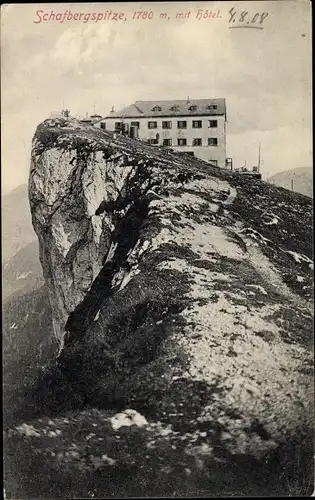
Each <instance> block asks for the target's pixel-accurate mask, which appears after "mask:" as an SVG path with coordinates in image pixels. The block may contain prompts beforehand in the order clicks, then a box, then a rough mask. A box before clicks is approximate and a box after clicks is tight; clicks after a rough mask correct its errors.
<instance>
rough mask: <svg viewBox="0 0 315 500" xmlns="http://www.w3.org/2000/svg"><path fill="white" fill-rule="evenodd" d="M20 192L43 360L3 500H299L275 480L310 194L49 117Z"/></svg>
mask: <svg viewBox="0 0 315 500" xmlns="http://www.w3.org/2000/svg"><path fill="white" fill-rule="evenodd" d="M29 197H30V205H31V211H32V220H33V225H34V228H35V231H36V233H37V236H38V239H39V244H40V259H41V264H42V267H43V273H44V278H45V281H46V285H47V287H48V290H49V299H50V305H51V310H52V316H53V324H54V334H55V337H56V339H57V340H58V342H59V344H60V354H59V357H58V359H57V360H56V363H53V364H52V366H50V368H49V370H47V373H46V374H45V375H44V377H42V378H41V379H40V380H39V381H38V384H37V386H36V387H35V388H34V390H33V392H32V394H30V395H29V396H28V398H27V399H26V401H25V405H24V407H23V408H22V409H20V410H19V417H18V418H19V419H20V422H19V424H18V425H17V426H16V427H15V428H14V429H11V430H10V432H8V434H7V443H8V444H7V449H8V450H13V449H17V447H18V449H19V450H20V453H19V462H18V465H15V469H14V466H13V465H12V464H11V465H9V469H10V470H11V472H9V474H8V477H9V479H8V484H9V487H8V488H9V490H10V492H11V493H12V495H13V496H14V495H18V494H21V491H22V490H23V488H24V491H25V492H26V494H27V495H28V497H34V496H36V495H38V494H40V495H43V494H45V492H46V494H47V493H48V490H49V495H51V496H52V497H56V495H57V496H58V495H60V496H64V495H66V496H70V497H71V496H76V495H80V496H82V495H83V496H86V495H90V496H93V495H94V496H99V497H102V496H104V495H107V494H108V495H112V496H115V495H117V496H118V495H119V494H120V495H125V496H134V495H135V496H137V495H162V494H172V495H173V494H179V495H186V494H192V495H198V494H200V495H203V494H204V495H209V494H212V493H213V494H222V493H225V494H232V493H234V494H238V495H240V494H241V495H242V494H244V495H246V494H259V489H261V488H262V489H263V491H265V490H266V493H267V494H273V493H275V492H276V491H278V490H279V488H280V489H281V488H282V490H283V491H286V488H287V490H290V491H291V494H292V492H293V491H294V494H296V493H301V494H303V493H305V491H306V490H307V484H306V483H307V482H308V481H309V475H308V473H307V471H305V470H304V469H303V464H302V465H301V470H300V472H299V474H300V476H301V474H302V476H301V477H302V478H304V479H302V483H303V484H302V483H301V482H300V483H299V484H297V483H294V484H293V483H292V482H291V483H290V484H289V485H288V481H287V476H284V477H285V478H284V479H283V481H284V483H283V484H282V483H281V481H282V480H281V481H280V482H279V474H280V473H281V472H282V467H283V468H284V469H285V470H291V469H290V467H291V466H292V463H295V462H296V453H298V452H297V451H296V450H297V449H300V448H301V447H302V448H301V449H303V450H304V451H303V453H304V452H305V449H304V448H303V446H304V444H305V443H306V441H307V440H308V441H309V440H310V439H311V438H312V435H311V434H312V431H311V429H312V407H313V405H312V401H313V382H312V373H311V369H312V359H313V351H312V347H311V346H312V333H311V332H312V302H311V293H312V269H313V267H312V265H313V264H312V260H311V259H312V244H311V238H310V234H311V227H312V205H311V201H310V200H309V199H308V198H306V197H304V196H302V195H297V194H295V193H290V192H288V191H285V190H283V189H281V188H277V187H275V186H271V185H267V184H265V183H263V182H261V181H257V180H254V179H250V178H248V177H247V176H242V175H239V174H233V173H231V172H227V171H223V170H219V169H216V168H214V167H211V166H209V165H208V164H206V163H205V162H201V161H199V160H196V159H194V158H191V157H188V156H187V158H185V157H184V156H181V157H179V156H177V155H175V154H173V153H170V152H168V151H166V150H164V149H161V148H154V147H152V146H146V145H144V144H142V143H141V142H140V141H134V140H131V139H128V138H124V137H120V136H119V137H117V138H114V137H113V136H112V135H111V134H110V133H109V132H105V131H100V130H95V129H94V128H92V127H83V126H80V125H79V124H77V123H76V122H61V121H56V120H54V121H52V120H46V122H44V123H42V124H41V125H40V126H39V127H38V129H37V131H36V134H35V137H34V142H33V150H32V163H31V172H30V180H29ZM89 408H90V410H88V409H89ZM92 408H94V410H92ZM96 408H97V409H98V410H95V409H96ZM128 408H129V410H130V409H132V410H133V411H134V413H133V414H132V415H133V416H131V417H130V415H131V414H130V413H129V414H128V412H127V414H126V413H124V412H125V410H126V409H128ZM129 410H128V411H129ZM117 412H123V413H122V415H123V416H122V417H119V416H118V417H117V415H116V417H114V415H115V413H117ZM135 412H138V413H135ZM139 412H140V413H139ZM126 415H127V416H126ZM128 415H129V416H128ZM135 415H136V417H135ZM48 417H50V418H52V419H53V420H51V422H52V424H49V423H47V422H46V420H47V418H48ZM45 418H46V420H45ZM115 418H116V420H115ZM119 418H122V421H124V422H125V424H124V425H121V426H120V425H118V427H117V425H116V424H117V419H118V421H119ZM132 418H133V419H134V420H132ZM128 419H129V420H128ZM130 419H131V420H132V425H129V424H130ZM26 422H28V423H26ZM45 422H46V423H45ZM104 422H105V423H104ZM115 422H116V424H115ZM126 422H127V424H126ZM22 424H23V425H24V427H23V425H22ZM71 425H72V426H74V428H76V429H81V430H80V431H78V432H77V434H76V435H75V436H76V437H74V438H73V441H72V437H71V436H73V434H71V432H73V430H71ZM49 426H52V428H50V427H49ZM87 428H89V431H87V430H86V429H87ZM126 428H127V429H128V432H126ZM132 429H133V430H132ZM131 430H132V431H131ZM57 431H58V432H57ZM87 432H88V434H89V435H90V434H92V436H90V437H89V438H88V434H87ZM49 433H50V434H49ZM51 433H52V434H51ZM114 433H115V436H114V435H113V434H114ZM70 441H71V443H70ZM86 441H88V444H86ZM292 443H294V445H293V444H292ZM86 447H87V448H86ZM85 449H88V451H87V452H86V453H87V454H85V451H84V450H85ZM152 450H153V451H152ZM281 450H285V451H281ZM72 452H73V453H75V454H74V455H73V453H72ZM279 453H280V455H281V457H282V458H281V460H280V462H279V456H280V455H279ZM305 453H306V452H305ZM305 453H304V455H305ZM8 456H10V452H8ZM305 456H306V455H305ZM38 457H41V459H40V460H41V461H42V460H44V463H45V465H44V467H45V471H46V476H45V477H46V478H45V480H43V483H42V484H41V485H40V484H39V483H38V482H37V483H36V484H33V483H32V474H34V472H33V473H32V470H33V469H32V468H36V463H37V462H36V461H37V460H38ZM43 457H45V458H43ZM87 457H88V458H87ZM102 457H105V458H102ZM144 457H145V460H144ZM147 457H148V458H147ZM276 457H278V458H276ZM9 462H10V460H9ZM26 463H27V465H26ZM162 463H163V465H161V464H162ZM275 463H277V464H278V465H277V467H278V469H275V466H274V464H275ZM279 463H280V465H279ZM15 464H16V462H15ZM244 464H245V465H244ZM266 464H267V465H266ZM290 464H291V465H290ZM253 467H254V469H255V467H256V472H254V471H253ZM268 467H269V468H268ZM279 467H280V468H279ZM302 469H303V471H302ZM14 470H15V472H12V471H14ZM257 470H259V473H257ZM275 470H276V472H275ZM19 471H24V473H23V474H24V475H23V474H22V472H19ZM126 471H127V476H128V475H129V476H128V477H129V479H128V480H127V479H124V480H122V479H119V481H120V480H121V481H122V483H121V486H120V488H121V491H119V492H117V490H116V491H115V488H114V486H113V481H114V484H115V481H117V479H116V480H115V477H119V478H121V477H122V476H123V475H124V474H125V472H126ZM227 471H229V473H228V476H227V477H226V478H225V479H223V476H224V477H225V476H226V474H227ZM231 471H232V472H231ZM272 473H274V474H275V476H274V483H273V482H272V481H273V479H272ZM49 474H50V475H51V477H53V474H57V475H59V476H60V477H59V476H58V477H59V481H58V486H57V485H56V486H52V485H51V484H50V483H49V481H48V482H47V476H49ZM115 475H116V476H115ZM305 475H306V477H305ZM22 476H23V477H24V478H25V477H27V478H28V479H27V481H26V482H25V479H24V480H23V481H22V482H21V484H19V482H18V478H19V477H22ZM14 477H15V480H14ZM79 477H80V478H81V479H80V481H79V482H77V478H79ZM87 477H88V478H89V479H88V480H87ZM100 477H101V479H100ZM105 477H107V478H108V480H106V481H105V479H104V478H105ZM219 477H220V478H221V479H218V478H219ZM282 477H283V476H282ZM12 478H13V479H12ZM113 478H114V479H113ZM150 478H151V479H150ZM153 478H154V480H153ZM149 479H150V481H151V482H150V481H149ZM148 481H149V482H148ZM22 483H23V485H22ZM161 483H163V486H162V485H161ZM54 484H55V480H54ZM71 484H72V485H73V486H72V487H71ZM87 484H88V485H89V486H87ZM150 485H151V486H150ZM36 488H37V489H36ZM67 488H68V489H67ZM71 488H72V489H71ZM277 488H278V490H277ZM282 490H281V491H282ZM67 491H68V493H67ZM263 491H260V492H263ZM43 492H44V493H43ZM15 497H16V496H15Z"/></svg>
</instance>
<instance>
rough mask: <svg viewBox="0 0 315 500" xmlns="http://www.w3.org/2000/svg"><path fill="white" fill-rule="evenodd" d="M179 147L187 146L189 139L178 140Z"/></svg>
mask: <svg viewBox="0 0 315 500" xmlns="http://www.w3.org/2000/svg"><path fill="white" fill-rule="evenodd" d="M177 146H187V139H177Z"/></svg>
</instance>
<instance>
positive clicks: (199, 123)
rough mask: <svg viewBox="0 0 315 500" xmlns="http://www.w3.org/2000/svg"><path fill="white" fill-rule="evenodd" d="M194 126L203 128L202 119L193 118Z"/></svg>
mask: <svg viewBox="0 0 315 500" xmlns="http://www.w3.org/2000/svg"><path fill="white" fill-rule="evenodd" d="M192 128H202V121H201V120H193V122H192Z"/></svg>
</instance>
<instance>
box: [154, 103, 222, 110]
mask: <svg viewBox="0 0 315 500" xmlns="http://www.w3.org/2000/svg"><path fill="white" fill-rule="evenodd" d="M179 109H180V108H179V106H176V105H175V106H172V107H171V108H170V110H171V111H179ZM188 109H189V110H190V111H197V109H198V106H196V104H192V105H191V106H189V108H188ZM206 109H211V110H214V109H218V106H217V105H216V104H210V105H208V106H206ZM152 111H162V108H161V106H154V108H152Z"/></svg>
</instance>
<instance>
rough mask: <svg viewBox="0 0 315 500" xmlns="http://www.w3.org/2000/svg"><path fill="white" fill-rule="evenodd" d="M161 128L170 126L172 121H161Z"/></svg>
mask: <svg viewBox="0 0 315 500" xmlns="http://www.w3.org/2000/svg"><path fill="white" fill-rule="evenodd" d="M162 128H172V122H169V121H167V122H162Z"/></svg>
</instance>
